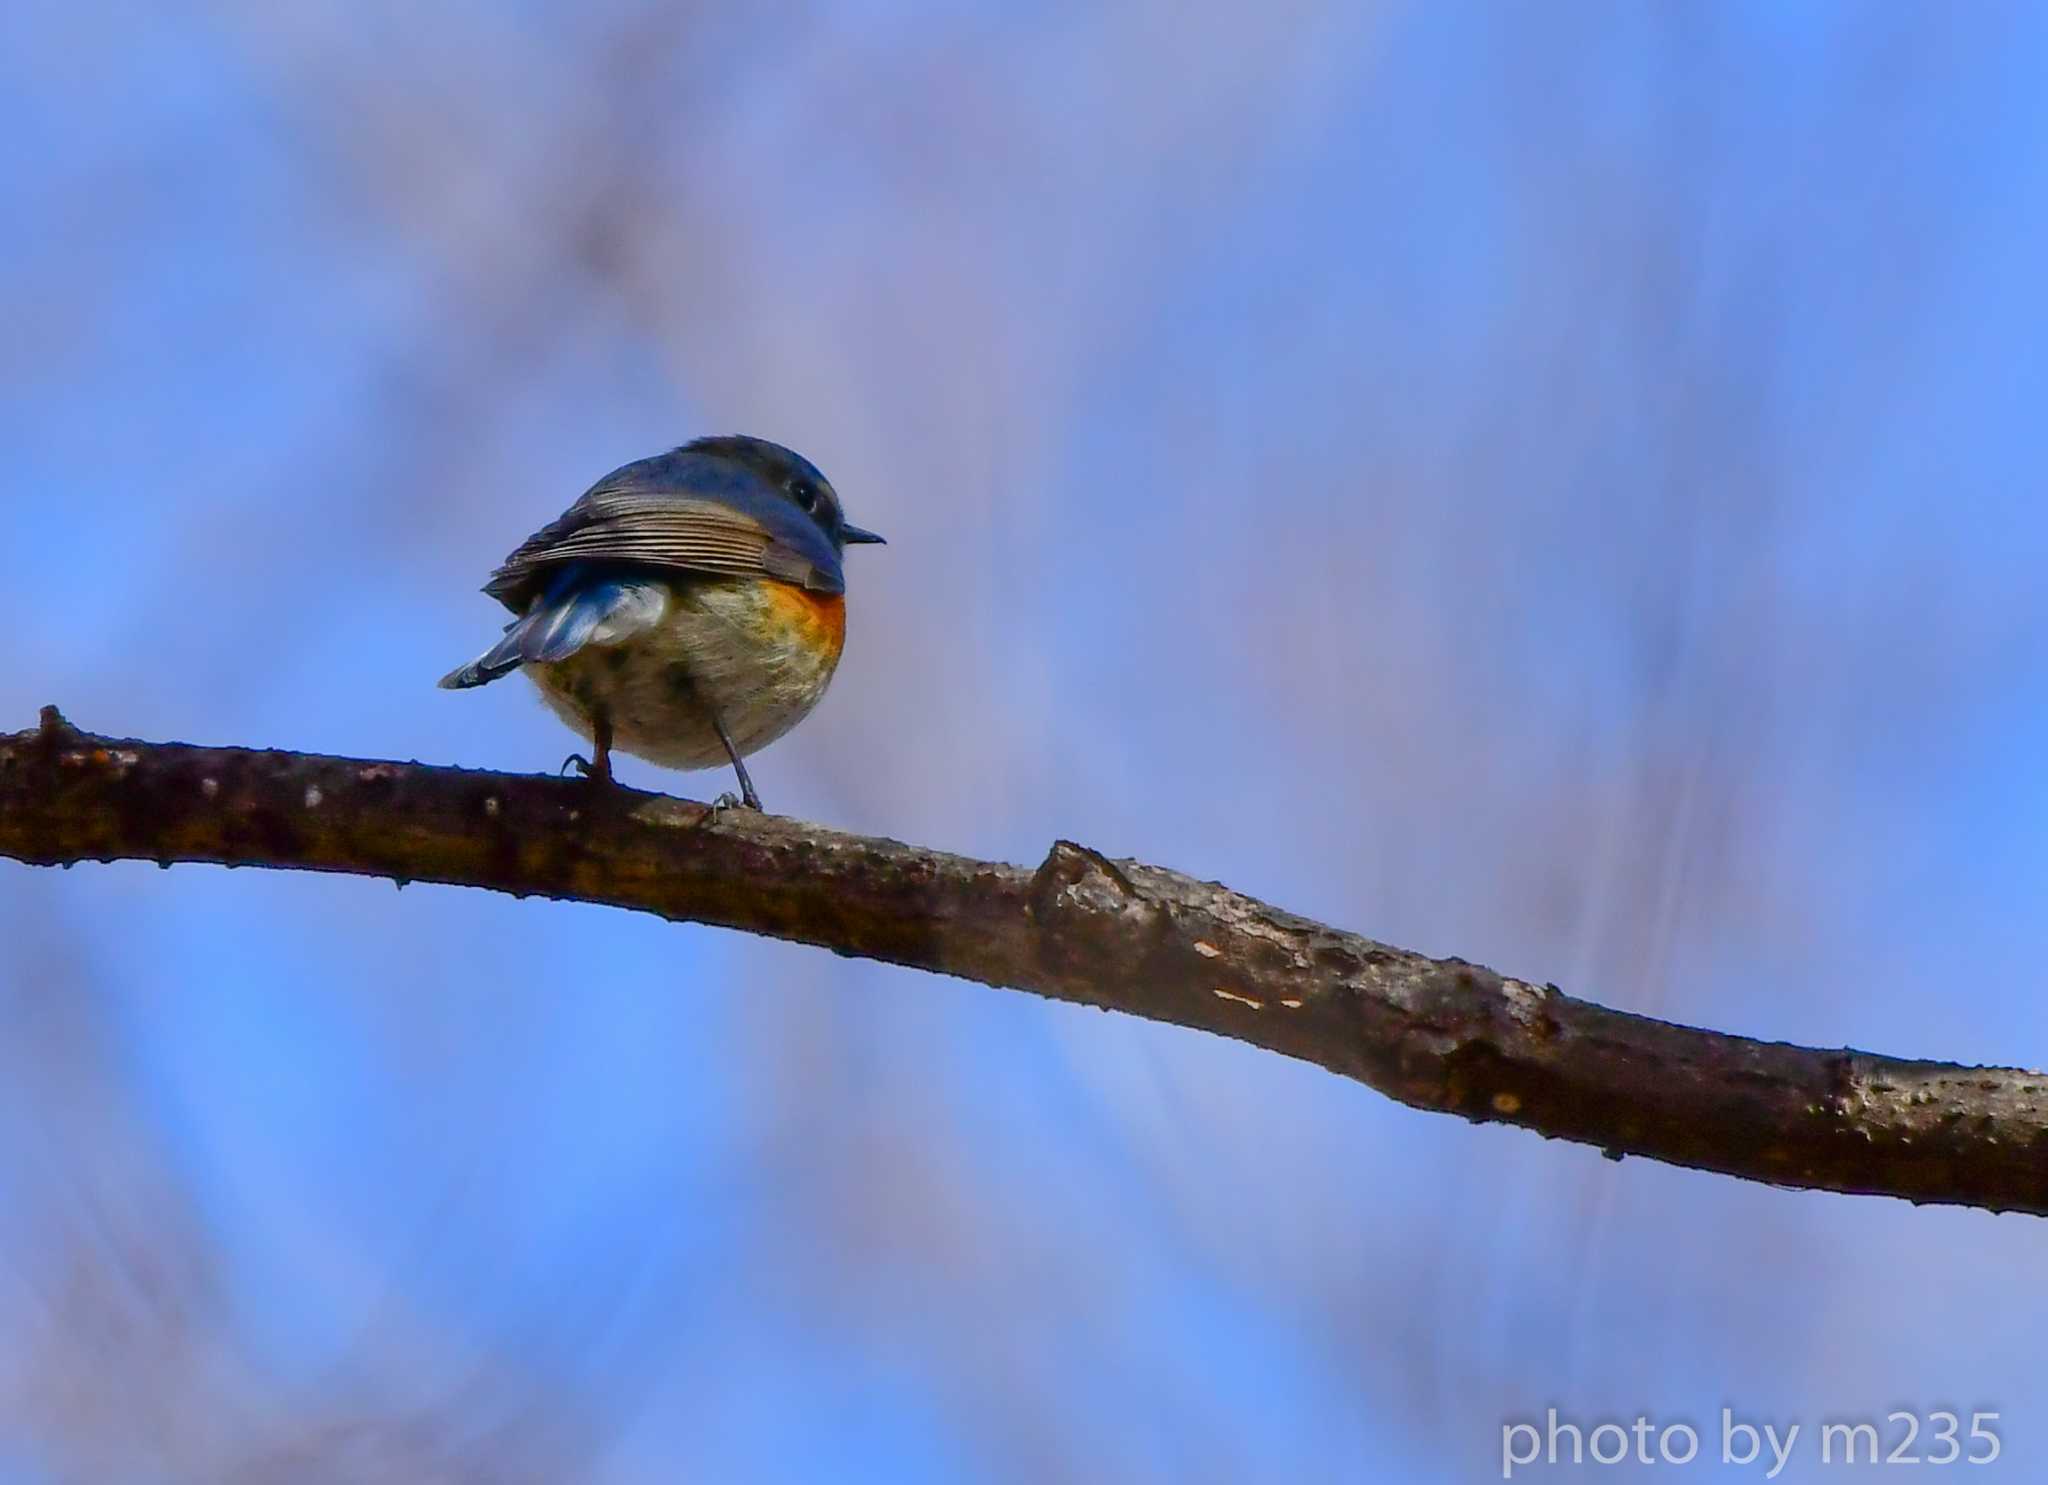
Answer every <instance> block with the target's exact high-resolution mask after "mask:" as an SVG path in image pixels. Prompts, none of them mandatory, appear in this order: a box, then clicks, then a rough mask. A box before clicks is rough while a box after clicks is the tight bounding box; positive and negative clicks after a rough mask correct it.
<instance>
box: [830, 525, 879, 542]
mask: <svg viewBox="0 0 2048 1485" xmlns="http://www.w3.org/2000/svg"><path fill="white" fill-rule="evenodd" d="M839 539H840V540H841V541H843V542H845V543H846V544H847V545H848V546H855V545H858V544H859V543H861V542H868V541H871V542H874V543H876V544H877V545H878V546H887V545H888V544H889V543H888V542H887V540H886V539H884V538H883V537H879V536H877V535H875V533H874V532H872V531H863V530H861V529H860V527H858V526H841V527H840V528H839Z"/></svg>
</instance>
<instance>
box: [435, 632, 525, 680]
mask: <svg viewBox="0 0 2048 1485" xmlns="http://www.w3.org/2000/svg"><path fill="white" fill-rule="evenodd" d="M525 626H526V620H524V619H514V620H513V621H512V622H511V623H510V624H508V625H507V626H506V628H505V637H504V638H503V639H501V640H499V641H498V642H497V643H496V644H494V645H492V646H491V647H490V648H489V649H488V650H485V651H484V652H483V653H482V654H481V655H479V656H477V657H476V659H474V660H472V661H470V662H469V664H467V665H458V666H457V667H456V668H455V669H453V670H451V671H449V672H448V674H446V675H444V676H442V677H441V689H442V690H444V691H466V690H468V689H469V688H470V687H471V686H484V685H489V684H490V683H491V682H492V681H495V680H496V679H497V678H498V677H499V676H501V675H509V674H510V673H511V672H513V671H515V670H517V669H518V668H519V667H520V666H521V665H523V664H524V663H525V661H524V660H523V659H522V658H521V656H520V654H519V643H520V638H521V635H520V631H521V630H522V629H524V628H525Z"/></svg>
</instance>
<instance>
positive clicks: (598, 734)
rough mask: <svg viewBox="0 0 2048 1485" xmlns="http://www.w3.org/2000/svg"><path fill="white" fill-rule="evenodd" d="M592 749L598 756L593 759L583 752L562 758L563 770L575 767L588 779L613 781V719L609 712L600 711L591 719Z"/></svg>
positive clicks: (600, 781) (566, 770) (565, 771)
mask: <svg viewBox="0 0 2048 1485" xmlns="http://www.w3.org/2000/svg"><path fill="white" fill-rule="evenodd" d="M590 751H591V752H593V753H595V754H596V755H597V757H596V758H595V759H594V760H593V759H590V758H586V757H584V756H583V755H582V754H581V753H571V754H570V755H569V756H568V757H566V758H564V759H563V760H562V772H564V773H567V772H568V771H569V770H570V769H571V768H574V769H575V770H576V771H577V772H578V773H580V774H582V775H583V777H585V778H586V779H593V780H595V781H596V782H598V783H600V784H609V783H611V782H612V719H611V714H610V713H609V712H598V713H597V714H596V715H594V716H593V717H592V718H591V719H590Z"/></svg>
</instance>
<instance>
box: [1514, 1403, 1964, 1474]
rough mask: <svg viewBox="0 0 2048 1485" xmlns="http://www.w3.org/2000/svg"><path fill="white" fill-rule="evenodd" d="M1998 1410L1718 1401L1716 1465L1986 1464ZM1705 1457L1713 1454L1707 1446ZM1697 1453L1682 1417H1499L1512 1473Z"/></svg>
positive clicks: (1776, 1468) (1770, 1470) (1552, 1413)
mask: <svg viewBox="0 0 2048 1485" xmlns="http://www.w3.org/2000/svg"><path fill="white" fill-rule="evenodd" d="M1998 1416H1999V1415H1998V1414H1997V1413H1995V1412H1990V1411H1988V1410H1984V1409H1979V1410H1977V1411H1975V1412H1972V1413H1970V1414H1969V1415H1968V1421H1967V1423H1966V1422H1965V1419H1964V1415H1963V1414H1960V1413H1951V1412H1948V1411H1947V1410H1945V1409H1935V1410H1933V1411H1930V1412H1927V1413H1924V1414H1923V1413H1915V1412H1909V1411H1906V1410H1903V1409H1902V1410H1898V1411H1895V1412H1891V1413H1887V1414H1885V1415H1884V1419H1883V1421H1882V1422H1878V1421H1875V1420H1873V1419H1863V1420H1830V1421H1826V1422H1823V1423H1821V1424H1819V1425H1818V1426H1816V1427H1813V1428H1810V1429H1809V1428H1808V1427H1807V1426H1806V1425H1804V1424H1800V1423H1772V1422H1758V1423H1750V1422H1747V1421H1745V1420H1743V1419H1740V1418H1737V1417H1736V1416H1735V1410H1734V1409H1733V1408H1723V1409H1722V1410H1721V1418H1720V1425H1721V1426H1720V1446H1721V1447H1720V1453H1719V1456H1718V1458H1719V1460H1720V1462H1721V1463H1722V1464H1733V1465H1752V1464H1753V1465H1755V1466H1757V1467H1758V1469H1759V1470H1760V1471H1762V1477H1763V1478H1764V1479H1766V1480H1775V1479H1777V1478H1778V1475H1779V1474H1780V1472H1781V1471H1783V1470H1784V1468H1785V1466H1786V1465H1788V1464H1790V1463H1791V1462H1792V1461H1793V1459H1795V1458H1801V1459H1807V1460H1811V1461H1813V1462H1815V1463H1818V1464H1823V1465H1832V1464H1898V1465H1908V1464H1931V1465H1945V1464H1990V1463H1992V1462H1994V1461H1995V1460H1996V1459H1997V1458H1998V1457H1999V1455H2000V1453H2001V1452H2003V1448H2004V1445H2003V1443H2002V1442H2001V1440H2000V1438H1999V1434H1998V1430H1997V1427H1996V1425H1997V1423H1998ZM1706 1457H1707V1458H1708V1459H1713V1458H1715V1457H1716V1456H1715V1455H1713V1454H1712V1453H1711V1452H1710V1453H1708V1454H1707V1455H1706ZM1699 1458H1701V1439H1700V1430H1699V1429H1697V1428H1695V1427H1693V1425H1692V1424H1690V1423H1687V1422H1684V1421H1674V1422H1670V1423H1661V1422H1659V1421H1658V1420H1656V1419H1654V1418H1650V1417H1647V1416H1643V1415H1638V1416H1637V1417H1636V1418H1635V1419H1634V1420H1633V1421H1631V1422H1629V1423H1626V1424H1624V1423H1617V1422H1611V1421H1610V1422H1603V1423H1582V1422H1577V1421H1574V1420H1572V1419H1569V1418H1560V1417H1559V1416H1558V1412H1557V1409H1555V1408H1551V1409H1549V1410H1548V1411H1547V1412H1546V1413H1545V1414H1544V1420H1543V1422H1542V1423H1503V1424H1502V1425H1501V1429H1500V1477H1501V1478H1502V1479H1503V1480H1512V1479H1513V1478H1514V1477H1515V1471H1516V1470H1517V1469H1520V1468H1524V1467H1526V1466H1529V1465H1536V1464H1542V1465H1559V1464H1566V1465H1610V1464H1681V1465H1682V1464H1691V1463H1693V1462H1694V1461H1695V1460H1697V1459H1699Z"/></svg>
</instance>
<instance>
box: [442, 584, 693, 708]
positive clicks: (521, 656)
mask: <svg viewBox="0 0 2048 1485" xmlns="http://www.w3.org/2000/svg"><path fill="white" fill-rule="evenodd" d="M662 606H663V605H662V602H661V598H660V595H659V594H658V593H655V592H654V591H653V590H651V589H649V588H648V586H647V585H646V584H645V583H636V582H630V581H626V580H623V579H607V580H601V581H597V582H591V581H589V580H588V579H586V578H585V577H584V576H583V575H582V574H581V573H580V572H578V571H577V570H575V569H573V568H572V569H570V570H569V571H567V572H565V573H564V574H563V575H562V577H561V578H559V579H557V580H556V582H555V583H554V584H553V586H551V587H550V588H549V589H548V590H547V591H546V592H545V593H544V594H542V595H541V597H540V598H538V599H537V600H535V602H534V605H533V607H532V608H530V609H528V610H527V611H526V614H525V615H524V617H522V618H518V619H514V620H513V621H512V622H511V623H510V624H508V625H507V626H506V628H505V637H504V638H503V639H501V640H499V641H498V642H497V643H496V644H494V645H492V646H491V647H490V648H489V649H488V650H486V651H484V653H483V654H481V655H479V656H477V658H476V659H474V660H472V661H470V662H469V664H467V665H464V666H461V667H459V668H457V669H455V670H452V671H450V672H449V673H448V674H447V675H445V676H443V677H442V678H441V685H442V686H443V687H444V688H446V689H448V690H451V691H457V690H462V689H464V688H466V687H469V686H481V685H484V684H486V683H488V682H490V681H495V680H496V679H497V678H498V677H499V676H501V675H505V674H507V673H508V672H510V671H514V670H517V669H518V668H519V667H520V666H522V665H547V664H552V663H554V662H556V661H559V660H566V659H568V658H569V657H570V656H571V655H573V654H575V653H576V652H577V651H578V650H580V649H582V648H583V647H584V646H585V645H587V644H589V643H590V642H591V639H592V637H593V636H598V631H599V630H600V628H602V629H603V630H604V631H605V632H604V633H603V634H602V635H601V636H598V637H599V638H600V642H602V643H612V642H615V641H617V640H620V639H623V638H625V637H626V635H628V634H631V633H633V632H634V631H636V630H638V629H641V628H644V627H645V626H646V625H647V624H648V623H651V622H653V620H654V618H655V617H657V616H658V615H659V613H660V611H661V608H662Z"/></svg>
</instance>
